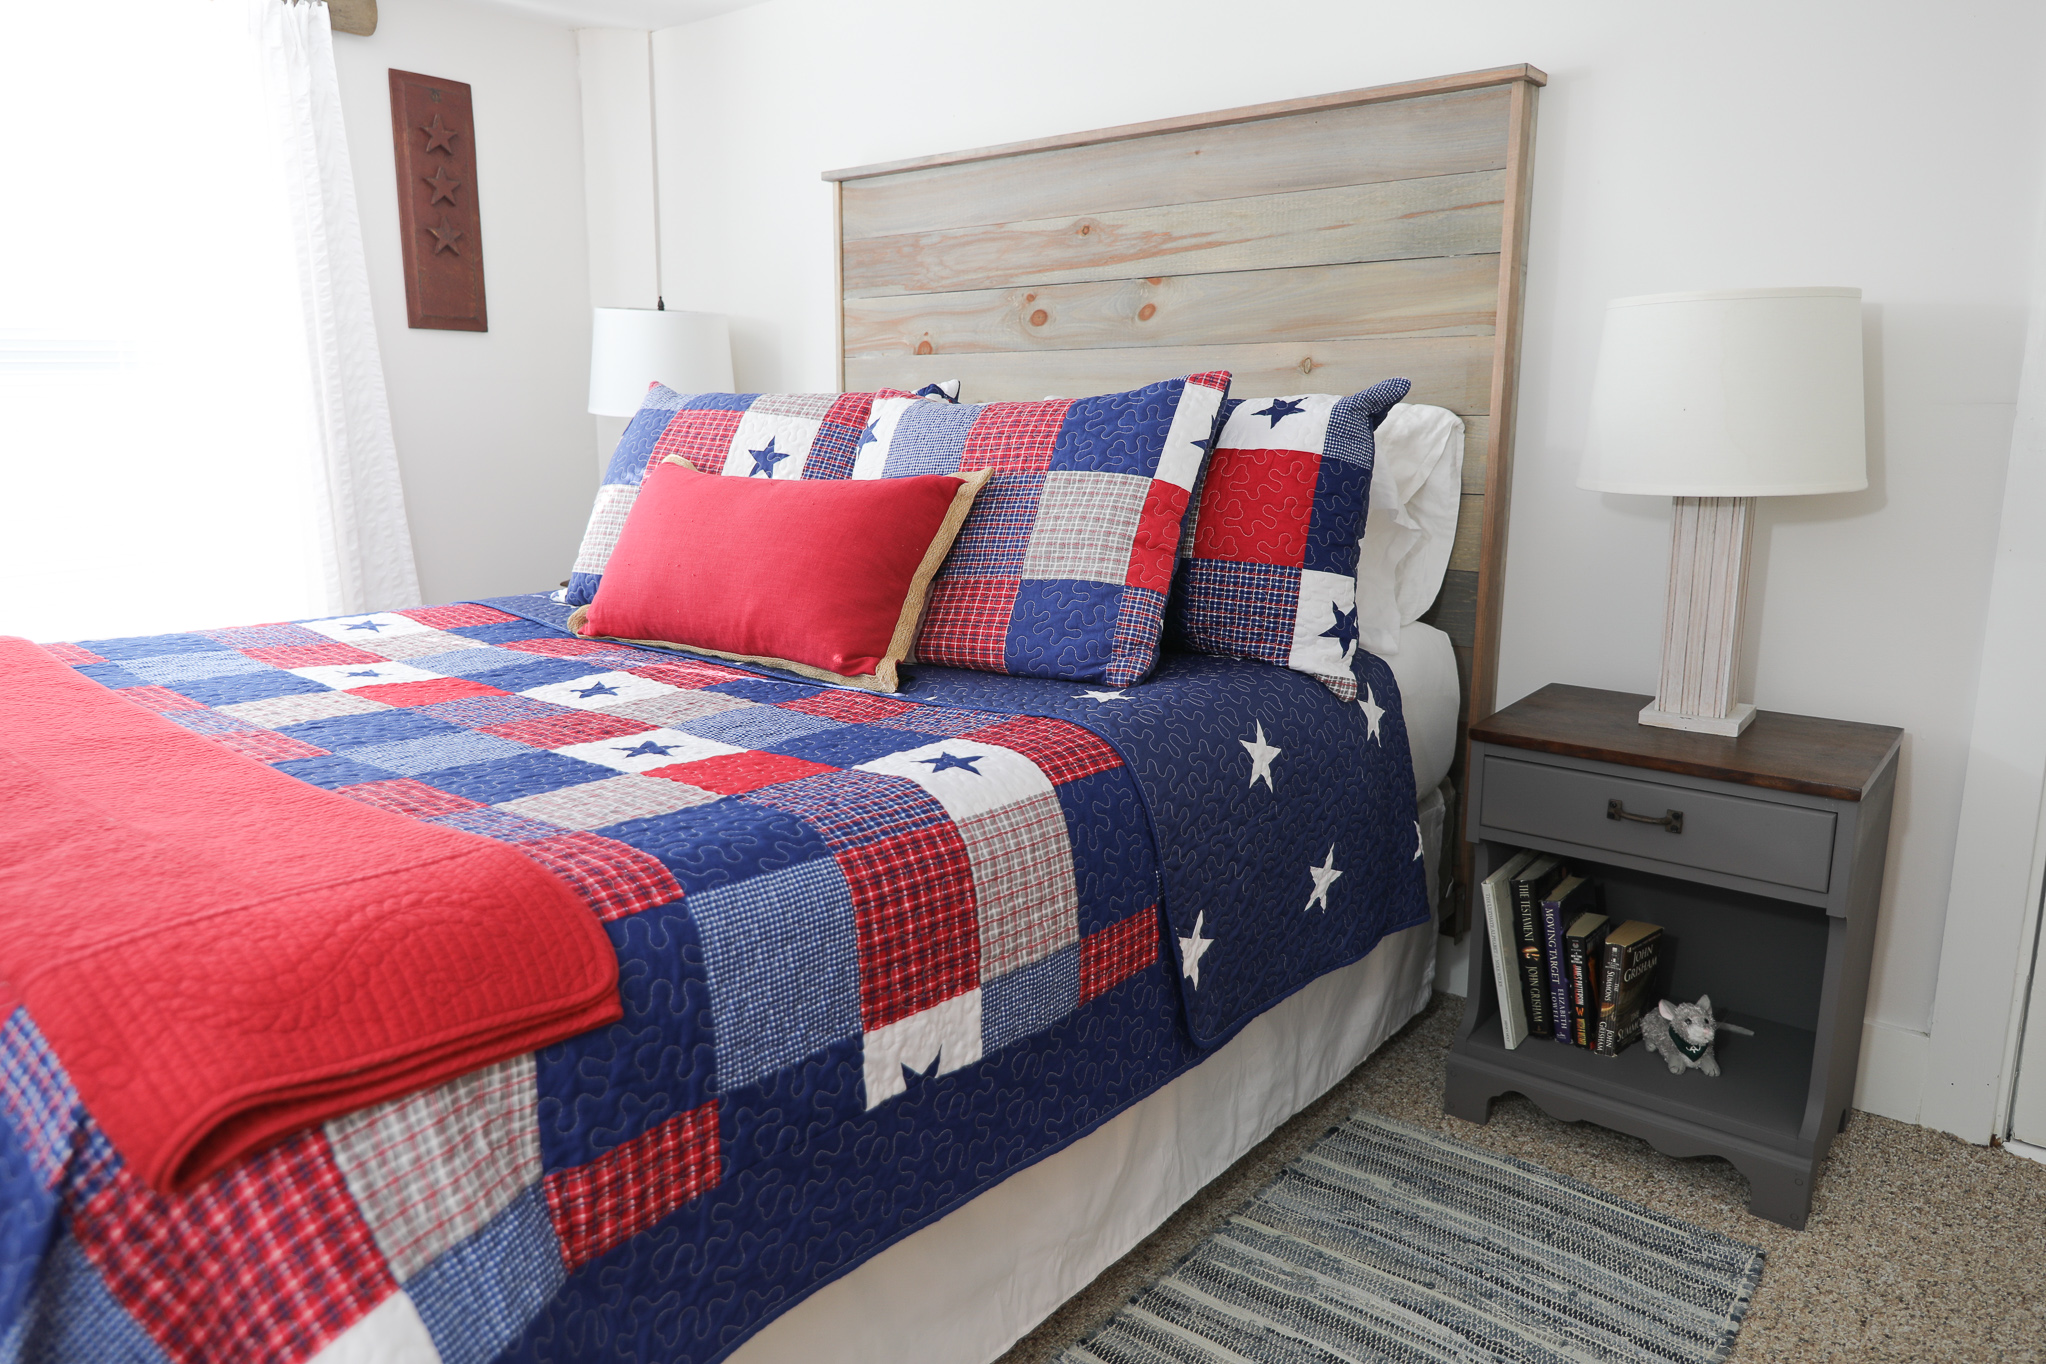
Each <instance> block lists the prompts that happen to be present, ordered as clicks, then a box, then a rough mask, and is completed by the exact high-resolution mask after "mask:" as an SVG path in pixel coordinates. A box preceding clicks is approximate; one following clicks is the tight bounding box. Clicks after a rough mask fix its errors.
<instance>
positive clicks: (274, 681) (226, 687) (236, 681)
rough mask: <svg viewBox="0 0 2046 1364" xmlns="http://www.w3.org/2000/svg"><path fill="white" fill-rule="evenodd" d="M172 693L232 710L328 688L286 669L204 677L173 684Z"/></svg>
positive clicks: (307, 694) (309, 693)
mask: <svg viewBox="0 0 2046 1364" xmlns="http://www.w3.org/2000/svg"><path fill="white" fill-rule="evenodd" d="M169 685H170V690H172V691H174V692H176V693H178V695H180V696H189V697H191V698H192V699H193V700H194V701H198V702H200V703H202V704H204V705H208V706H231V705H233V704H235V703H236V702H237V701H267V700H269V699H270V698H271V697H273V696H309V695H311V694H312V693H313V692H316V691H326V690H328V688H326V687H325V686H323V685H321V684H320V683H318V682H315V681H313V680H312V679H311V678H306V677H300V676H298V675H297V674H295V673H288V672H285V671H283V670H282V669H273V670H272V671H270V672H261V673H231V674H229V675H228V676H226V677H202V678H199V679H197V680H195V681H192V682H173V683H171V684H169Z"/></svg>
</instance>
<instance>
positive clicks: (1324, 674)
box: [1172, 379, 1408, 701]
mask: <svg viewBox="0 0 2046 1364" xmlns="http://www.w3.org/2000/svg"><path fill="white" fill-rule="evenodd" d="M1407 388H1408V383H1407V381H1406V380H1405V379H1387V380H1386V381H1385V382H1383V383H1380V384H1377V385H1374V386H1373V387H1371V388H1369V389H1367V390H1365V391H1364V392H1362V393H1353V394H1350V395H1349V396H1348V397H1337V396H1336V395H1334V394H1329V393H1303V394H1295V395H1293V396H1292V397H1287V398H1246V399H1231V400H1230V401H1229V402H1228V403H1226V404H1225V405H1224V407H1223V411H1222V429H1221V434H1220V435H1219V436H1218V437H1217V438H1216V440H1215V453H1214V457H1213V458H1212V459H1211V460H1209V462H1208V468H1207V472H1206V474H1205V475H1204V476H1203V477H1202V481H1201V486H1200V489H1199V493H1198V498H1197V503H1196V506H1195V508H1194V510H1193V511H1192V512H1191V513H1190V514H1189V515H1188V516H1187V518H1186V524H1185V527H1184V530H1183V533H1182V535H1181V539H1180V549H1179V552H1180V562H1179V572H1178V577H1177V583H1176V588H1177V595H1176V597H1175V599H1174V604H1173V610H1172V617H1173V618H1172V637H1173V639H1174V640H1175V642H1177V643H1180V644H1183V645H1185V646H1186V647H1187V648H1190V649H1192V650H1194V651H1196V652H1199V653H1208V654H1220V655H1222V656H1224V657H1227V658H1250V659H1256V660H1259V661H1261V662H1265V663H1272V664H1276V665H1278V666H1279V667H1282V668H1292V669H1294V670H1295V671H1298V672H1303V673H1306V674H1307V675H1308V676H1310V677H1313V678H1315V679H1316V680H1318V681H1320V682H1321V683H1323V684H1324V685H1326V686H1327V687H1328V688H1329V690H1331V691H1333V692H1334V693H1335V694H1336V695H1337V696H1340V697H1342V698H1343V699H1344V700H1345V701H1349V700H1354V699H1355V698H1356V695H1357V679H1356V675H1355V673H1354V672H1353V671H1352V664H1353V662H1354V660H1355V657H1356V651H1357V638H1358V634H1357V578H1356V574H1357V546H1358V541H1359V540H1360V539H1361V538H1362V537H1363V535H1364V523H1365V516H1366V514H1367V513H1368V511H1369V507H1370V501H1371V466H1372V458H1373V445H1372V437H1373V433H1374V432H1375V431H1376V430H1377V429H1378V425H1379V423H1380V422H1382V421H1384V420H1385V415H1386V413H1387V412H1389V411H1391V410H1392V406H1393V404H1394V403H1397V402H1398V401H1399V400H1400V399H1401V398H1403V397H1405V396H1406V394H1407Z"/></svg>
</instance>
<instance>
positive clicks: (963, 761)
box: [917, 753, 987, 777]
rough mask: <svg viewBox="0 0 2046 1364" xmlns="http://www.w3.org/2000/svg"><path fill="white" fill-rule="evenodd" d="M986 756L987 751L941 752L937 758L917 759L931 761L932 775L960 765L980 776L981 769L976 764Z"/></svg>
mask: <svg viewBox="0 0 2046 1364" xmlns="http://www.w3.org/2000/svg"><path fill="white" fill-rule="evenodd" d="M986 756H987V755H986V754H985V753H972V754H958V753H940V754H939V755H938V756H937V757H935V758H918V759H917V761H918V762H920V763H929V764H930V765H931V775H933V776H936V775H937V774H938V773H940V772H943V771H945V770H946V769H948V768H953V767H958V768H963V769H964V770H966V771H968V772H971V773H972V774H973V775H974V776H976V777H978V776H980V775H981V770H980V769H979V768H978V767H975V766H974V764H975V763H977V762H979V761H980V760H981V759H982V758H984V757H986Z"/></svg>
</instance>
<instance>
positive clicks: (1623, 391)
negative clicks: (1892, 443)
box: [1577, 289, 1868, 735]
mask: <svg viewBox="0 0 2046 1364" xmlns="http://www.w3.org/2000/svg"><path fill="white" fill-rule="evenodd" d="M1577 486H1578V487H1580V488H1589V489H1591V490H1592V491H1594V492H1605V493H1641V494H1648V495H1653V496H1657V497H1669V498H1672V499H1674V500H1675V503H1676V507H1675V513H1674V515H1673V517H1672V518H1671V525H1670V560H1669V598H1668V602H1667V604H1666V605H1665V607H1664V612H1663V626H1662V674H1661V678H1660V680H1659V681H1658V683H1657V686H1656V692H1655V702H1654V704H1653V705H1650V706H1648V707H1647V708H1646V709H1644V710H1643V711H1642V712H1641V717H1640V718H1641V723H1642V724H1644V725H1661V726H1663V727H1665V728H1668V729H1686V730H1694V731H1698V732H1701V733H1705V734H1725V735H1737V734H1739V733H1740V732H1741V731H1742V730H1744V729H1746V728H1747V726H1748V723H1749V722H1750V721H1751V720H1753V719H1754V718H1755V708H1754V706H1753V705H1752V704H1750V703H1748V702H1746V701H1735V700H1734V690H1735V688H1736V687H1737V686H1739V684H1740V662H1741V635H1742V620H1741V617H1742V612H1743V609H1744V605H1745V602H1744V599H1745V597H1746V595H1747V586H1748V542H1749V532H1750V528H1751V526H1752V523H1753V522H1752V518H1753V515H1754V499H1756V498H1758V497H1786V496H1795V495H1805V494H1812V493H1841V492H1853V491H1855V490H1856V489H1860V488H1866V487H1867V486H1868V465H1867V448H1866V443H1865V439H1864V431H1863V426H1862V394H1861V290H1859V289H1727V290H1720V291H1716V292H1711V293H1690V294H1650V295H1646V296H1643V297H1640V298H1619V299H1614V300H1613V301H1612V302H1611V303H1609V304H1608V305H1606V326H1605V337H1604V340H1603V342H1602V343H1601V345H1600V347H1599V357H1598V377H1597V379H1596V381H1595V382H1594V383H1593V385H1592V397H1591V427H1590V431H1589V433H1588V435H1587V438H1586V441H1585V447H1584V463H1583V465H1582V467H1581V468H1580V469H1579V471H1578V475H1577Z"/></svg>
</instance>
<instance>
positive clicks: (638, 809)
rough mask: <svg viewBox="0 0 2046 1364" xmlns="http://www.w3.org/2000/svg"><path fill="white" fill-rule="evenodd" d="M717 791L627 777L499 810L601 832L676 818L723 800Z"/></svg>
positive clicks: (529, 799) (586, 784)
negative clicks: (682, 812)
mask: <svg viewBox="0 0 2046 1364" xmlns="http://www.w3.org/2000/svg"><path fill="white" fill-rule="evenodd" d="M722 799H724V797H722V796H720V795H719V794H718V793H717V792H715V791H705V790H702V789H700V788H698V787H694V786H691V785H689V784H688V783H686V782H679V781H669V780H668V779H666V778H665V777H642V776H639V775H637V774H635V773H630V772H627V773H623V774H621V775H619V776H616V777H606V778H605V779H604V780H603V781H590V782H584V783H582V784H581V785H580V786H567V787H563V788H562V789H561V790H559V791H547V792H543V793H542V794H540V795H537V796H521V797H519V798H518V799H517V800H508V801H506V802H505V803H504V804H502V805H500V806H498V807H497V808H498V809H500V810H508V811H510V812H511V813H513V814H515V815H523V816H525V817H526V818H527V819H540V820H545V821H546V822H547V823H549V824H558V825H560V826H561V827H562V828H564V829H601V828H603V827H604V826H605V825H607V824H621V823H623V822H624V821H626V820H628V819H651V818H653V817H654V816H655V815H666V814H673V813H674V812H675V811H677V810H685V809H687V808H689V807H690V806H692V805H708V804H710V803H711V802H712V801H714V800H722Z"/></svg>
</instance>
